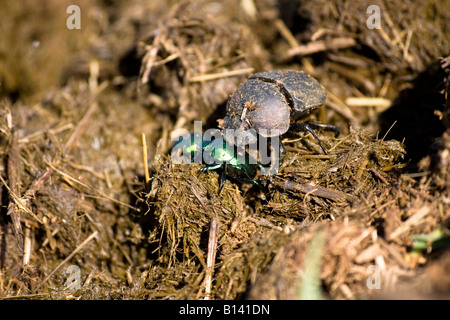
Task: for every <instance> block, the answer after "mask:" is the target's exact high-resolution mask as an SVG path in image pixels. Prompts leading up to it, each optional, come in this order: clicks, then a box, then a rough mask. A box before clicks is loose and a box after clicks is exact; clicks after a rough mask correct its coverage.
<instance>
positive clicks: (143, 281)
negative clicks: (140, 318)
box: [0, 0, 450, 300]
mask: <svg viewBox="0 0 450 320" xmlns="http://www.w3.org/2000/svg"><path fill="white" fill-rule="evenodd" d="M76 5H77V6H78V7H79V8H80V13H81V20H80V27H81V28H80V29H69V28H68V27H67V21H68V19H69V17H71V15H72V14H73V12H72V13H70V12H71V11H69V13H67V6H68V4H66V3H61V1H58V0H49V1H46V2H45V4H42V3H35V2H31V1H27V2H25V3H18V2H14V1H8V2H6V3H5V4H4V8H3V9H2V18H1V19H0V33H1V34H2V37H0V114H1V116H0V177H1V184H0V188H1V191H0V203H1V209H0V298H1V299H217V300H221V299H289V300H290V299H380V298H385V299H391V298H395V299H396V298H399V297H400V298H405V299H417V298H419V299H428V298H431V299H436V298H437V299H449V298H450V279H449V274H450V273H449V270H450V259H449V256H450V250H449V249H450V98H449V94H450V56H449V55H450V42H449V41H448V34H450V26H449V24H448V21H449V19H450V1H449V0H425V1H413V0H408V1H402V2H401V3H399V2H398V1H394V0H386V1H376V0H371V1H358V2H357V3H356V4H355V3H353V2H348V1H344V0H333V1H325V0H315V1H312V0H308V1H301V2H300V1H284V0H278V1H276V0H263V1H254V0H240V1H238V0H230V1H212V0H192V1H146V0H145V1H144V0H133V1H126V2H122V1H115V0H112V1H101V0H94V1H87V0H80V1H77V3H76ZM370 5H376V6H377V8H379V13H380V16H379V22H380V28H369V26H370V24H369V23H368V22H369V21H372V22H373V21H375V22H376V21H377V20H373V19H375V18H374V17H375V16H373V14H376V11H370V10H369V11H368V7H369V6H370ZM367 12H369V13H367ZM374 12H375V13H374ZM277 69H292V70H302V71H304V72H307V73H309V74H311V75H312V76H313V77H314V78H316V79H317V80H318V81H319V82H320V83H321V84H322V85H323V86H324V87H325V88H326V89H327V92H328V98H327V101H326V103H325V104H324V105H323V106H322V107H321V108H320V109H319V110H318V111H317V112H314V113H313V114H311V115H310V120H313V121H317V122H320V123H325V124H332V125H336V126H338V127H339V128H340V129H341V131H342V132H341V134H340V135H339V136H338V137H335V136H334V134H333V133H331V132H327V131H323V130H317V131H316V133H317V135H318V136H319V137H320V140H321V141H322V143H323V144H324V145H325V147H326V148H327V150H328V154H323V152H322V150H321V149H320V146H319V145H318V144H317V141H316V140H315V139H314V138H313V137H312V136H311V135H310V134H306V133H303V132H300V133H298V132H294V133H292V132H291V133H288V134H286V135H284V136H283V137H282V141H283V143H284V145H285V148H286V155H285V157H284V161H283V163H282V165H281V167H280V170H279V172H278V174H276V175H274V176H271V177H270V179H269V178H268V177H264V176H260V177H257V178H256V179H257V180H258V181H260V182H261V183H263V184H264V185H267V189H265V190H261V189H260V188H258V187H257V186H255V185H253V184H248V183H242V182H239V181H234V180H227V181H226V183H225V186H224V188H223V190H222V191H221V193H220V194H218V190H219V184H220V174H219V173H218V172H217V171H208V172H202V171H200V170H199V169H200V168H201V165H199V164H177V163H175V162H174V161H173V160H172V157H171V148H172V146H173V142H174V139H172V138H174V137H177V135H179V133H180V132H183V131H186V130H187V131H191V132H192V130H193V128H194V121H202V125H203V129H204V130H206V129H208V128H217V127H218V126H220V123H221V121H222V120H221V119H223V117H224V115H225V106H226V102H227V99H228V98H229V97H230V96H231V95H232V94H233V92H234V91H235V90H236V88H237V87H238V86H239V84H240V83H242V82H243V81H245V80H246V79H247V78H248V77H249V76H250V75H251V74H253V73H257V72H262V71H267V70H277ZM302 120H303V119H302ZM143 137H145V143H144V140H143ZM144 150H145V152H144ZM145 154H146V156H145Z"/></svg>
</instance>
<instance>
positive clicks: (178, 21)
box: [139, 1, 264, 122]
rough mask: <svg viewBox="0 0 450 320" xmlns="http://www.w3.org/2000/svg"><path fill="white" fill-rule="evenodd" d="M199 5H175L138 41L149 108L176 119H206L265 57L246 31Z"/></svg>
mask: <svg viewBox="0 0 450 320" xmlns="http://www.w3.org/2000/svg"><path fill="white" fill-rule="evenodd" d="M203 6H204V3H203V2H202V1H199V2H183V3H181V4H180V5H177V6H175V7H174V8H172V9H171V10H170V13H169V14H168V15H167V16H165V17H163V18H162V19H161V21H160V22H159V24H158V26H157V28H156V29H155V30H152V31H151V33H150V36H148V38H147V39H145V40H144V41H143V42H142V44H141V47H142V48H141V50H144V55H143V58H142V66H141V70H140V73H139V88H140V89H141V90H143V92H145V93H142V94H145V95H147V96H148V100H149V101H150V102H151V103H152V107H153V108H158V109H159V110H160V111H161V112H167V113H169V114H172V115H176V116H177V118H178V121H184V122H192V121H194V120H197V121H206V120H207V119H208V117H209V116H210V115H211V113H212V112H213V111H214V110H215V108H217V106H218V105H221V104H222V103H224V102H225V101H226V100H227V98H228V96H229V95H230V94H232V93H233V91H234V90H235V89H236V87H237V86H238V84H239V83H240V82H242V81H243V80H244V79H246V77H248V75H250V74H251V73H253V72H254V71H255V67H257V68H261V67H262V64H263V61H264V55H258V54H255V53H259V52H261V48H260V46H259V44H258V42H257V40H256V38H255V37H254V36H253V35H252V34H251V32H250V30H249V29H247V28H245V26H241V27H235V26H233V25H223V24H218V23H217V22H216V18H215V17H214V16H212V15H209V14H206V15H205V14H204V12H203V10H202V9H201V7H203ZM258 59H260V61H258ZM144 88H145V89H146V90H144Z"/></svg>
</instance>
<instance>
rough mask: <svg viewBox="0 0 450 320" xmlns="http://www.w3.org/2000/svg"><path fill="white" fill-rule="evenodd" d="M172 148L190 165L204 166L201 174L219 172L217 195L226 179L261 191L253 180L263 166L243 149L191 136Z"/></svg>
mask: <svg viewBox="0 0 450 320" xmlns="http://www.w3.org/2000/svg"><path fill="white" fill-rule="evenodd" d="M174 147H177V148H178V149H180V150H181V151H182V152H183V154H184V155H185V156H186V155H187V156H188V157H189V160H190V162H191V163H202V164H204V165H205V166H204V167H202V168H201V169H200V170H201V171H202V172H206V171H210V170H220V173H221V185H220V188H219V192H218V194H220V192H221V191H222V189H223V187H224V185H225V182H226V180H227V177H229V178H231V179H234V180H236V181H238V182H241V183H252V184H254V185H256V186H258V187H259V188H261V189H264V188H263V186H262V185H261V184H260V183H259V182H257V181H255V180H254V178H255V177H256V175H257V173H258V170H259V169H263V168H264V167H263V165H262V164H261V163H259V162H258V160H257V159H255V158H254V157H252V156H251V155H250V154H249V153H248V152H247V151H246V150H245V149H243V148H239V147H238V146H233V145H229V144H227V143H226V142H225V140H224V139H222V138H216V139H214V140H212V141H205V140H203V139H202V138H201V137H197V139H196V137H195V134H191V136H190V139H189V138H188V139H183V140H180V141H179V142H178V143H177V144H175V146H174Z"/></svg>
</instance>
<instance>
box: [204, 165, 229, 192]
mask: <svg viewBox="0 0 450 320" xmlns="http://www.w3.org/2000/svg"><path fill="white" fill-rule="evenodd" d="M222 166H223V164H217V165H215V166H210V167H203V168H200V171H201V172H206V171H212V170H216V169H219V168H221V167H222ZM220 180H221V183H220V188H219V192H217V195H220V192H221V191H222V189H223V186H224V185H225V182H226V181H227V176H226V174H225V170H222V173H221V174H220Z"/></svg>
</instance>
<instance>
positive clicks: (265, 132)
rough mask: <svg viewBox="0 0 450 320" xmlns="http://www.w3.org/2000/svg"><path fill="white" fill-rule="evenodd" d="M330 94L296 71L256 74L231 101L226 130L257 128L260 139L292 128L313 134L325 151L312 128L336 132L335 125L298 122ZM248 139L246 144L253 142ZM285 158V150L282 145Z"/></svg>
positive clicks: (238, 90)
mask: <svg viewBox="0 0 450 320" xmlns="http://www.w3.org/2000/svg"><path fill="white" fill-rule="evenodd" d="M326 98H327V91H326V90H325V88H324V87H323V86H322V85H321V84H320V83H319V82H318V81H317V80H316V79H314V78H313V77H312V76H310V75H309V74H307V73H305V72H301V71H294V70H276V71H266V72H261V73H256V74H254V75H252V76H250V77H249V78H248V80H247V81H245V82H244V83H242V84H241V85H240V86H239V88H238V89H237V90H236V91H235V92H234V94H233V95H232V96H231V98H230V99H229V100H228V103H227V106H226V116H225V118H224V121H223V124H222V126H221V127H222V129H240V130H243V131H245V130H249V129H254V130H255V131H256V133H257V134H258V135H259V136H262V137H264V138H270V137H275V136H280V135H282V134H284V133H286V132H287V131H288V130H289V129H291V130H292V129H293V130H302V131H308V132H310V133H311V134H312V135H313V137H314V138H315V139H316V140H317V142H318V143H319V145H320V147H321V148H322V150H323V152H324V153H325V154H327V151H326V149H325V147H324V146H323V145H322V143H321V141H320V140H319V138H318V137H317V136H316V134H315V133H314V131H313V129H312V127H314V128H322V129H325V130H330V131H334V132H335V134H336V136H338V135H339V133H340V129H339V128H338V127H336V126H333V125H325V124H319V123H313V122H302V123H296V121H297V120H300V119H302V118H305V117H306V116H308V115H309V114H310V113H311V112H312V111H314V110H316V109H318V108H319V107H320V106H321V105H323V104H324V103H325V100H326ZM251 140H252V139H250V140H248V139H247V140H246V142H244V143H245V144H248V143H252V142H254V141H255V140H256V135H254V136H253V141H251ZM279 145H280V153H281V157H282V156H283V154H284V147H283V145H282V144H281V143H280V144H279Z"/></svg>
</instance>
